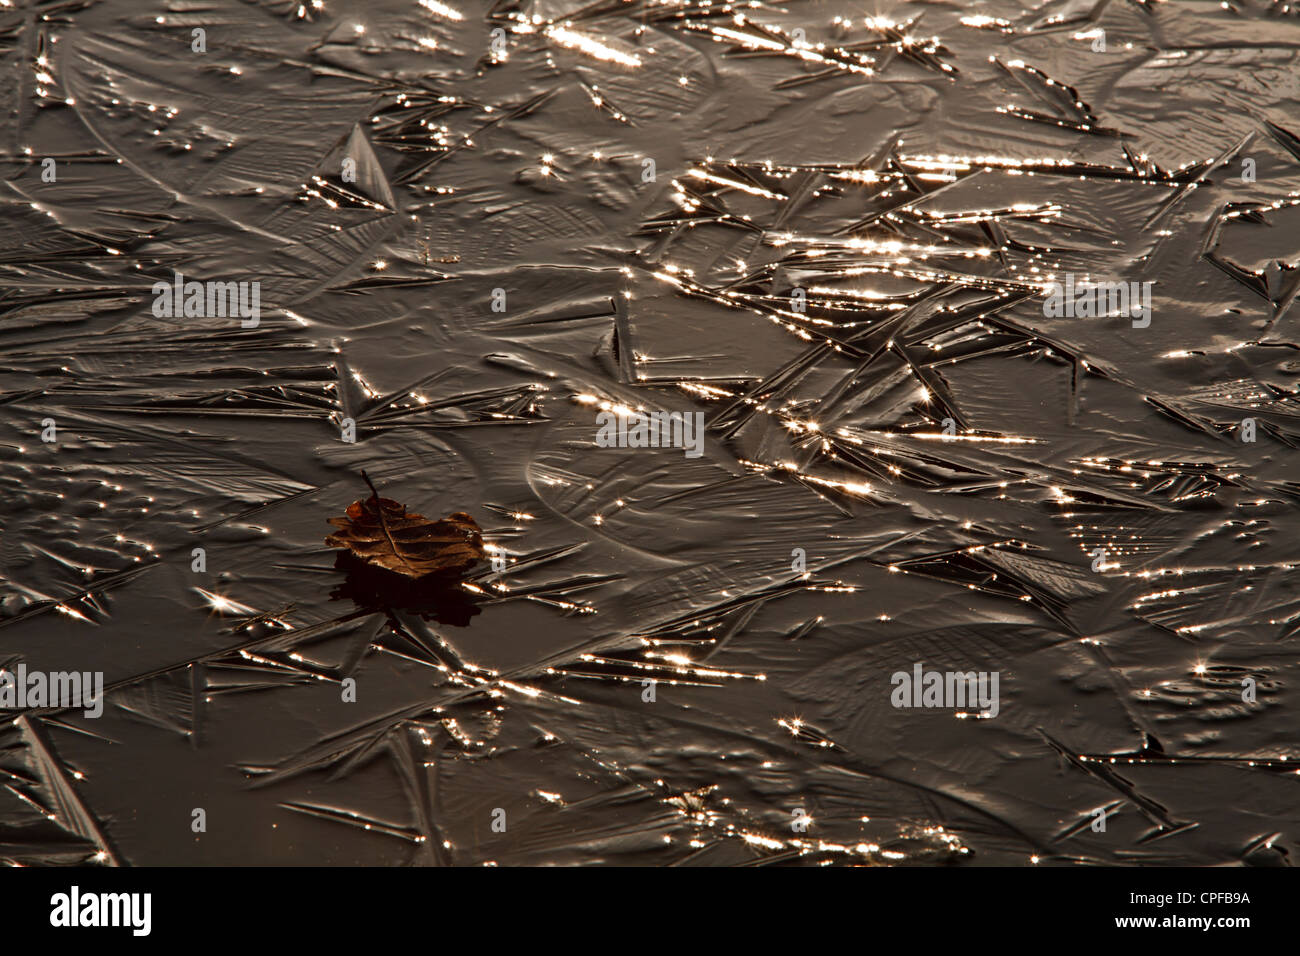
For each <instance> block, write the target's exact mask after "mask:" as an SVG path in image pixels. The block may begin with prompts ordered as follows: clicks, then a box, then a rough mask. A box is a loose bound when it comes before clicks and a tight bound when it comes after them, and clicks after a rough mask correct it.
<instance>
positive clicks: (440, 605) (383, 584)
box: [330, 551, 479, 627]
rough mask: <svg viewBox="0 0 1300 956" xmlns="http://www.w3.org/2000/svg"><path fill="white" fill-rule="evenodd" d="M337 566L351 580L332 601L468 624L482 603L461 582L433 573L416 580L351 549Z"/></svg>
mask: <svg viewBox="0 0 1300 956" xmlns="http://www.w3.org/2000/svg"><path fill="white" fill-rule="evenodd" d="M334 567H336V568H338V569H339V570H340V571H343V572H344V573H345V574H346V575H347V580H346V581H344V582H343V583H342V584H340V585H339V586H338V587H336V588H335V589H334V590H333V591H332V592H330V598H331V600H335V601H338V600H345V599H349V598H350V599H351V600H352V601H354V602H355V603H356V605H357V607H359V608H361V609H362V610H366V611H385V610H388V609H391V608H401V609H402V610H405V611H413V612H415V613H416V614H419V615H420V616H421V617H423V618H424V619H425V620H426V621H437V622H439V623H440V624H450V625H451V626H453V627H465V626H467V625H468V624H469V621H470V618H472V617H474V616H475V615H477V614H478V613H479V607H478V604H477V603H476V602H475V601H474V598H473V596H472V595H471V594H469V593H468V592H467V591H465V590H464V589H463V588H462V587H461V586H460V583H459V582H458V581H455V580H451V579H448V578H446V577H439V576H438V575H429V576H427V577H424V578H418V579H412V578H405V577H402V576H401V575H400V574H392V573H390V572H388V571H385V570H383V569H382V568H376V567H375V566H373V565H371V564H367V563H366V562H365V561H362V560H360V559H358V558H356V557H354V556H352V555H351V554H349V553H348V552H347V551H340V552H339V554H338V557H337V558H336V559H335V561H334Z"/></svg>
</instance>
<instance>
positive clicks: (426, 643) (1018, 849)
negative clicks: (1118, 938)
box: [0, 0, 1300, 865]
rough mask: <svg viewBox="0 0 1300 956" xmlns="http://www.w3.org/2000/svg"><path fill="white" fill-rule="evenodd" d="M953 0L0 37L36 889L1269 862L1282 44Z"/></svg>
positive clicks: (1191, 21) (11, 663) (22, 813)
mask: <svg viewBox="0 0 1300 956" xmlns="http://www.w3.org/2000/svg"><path fill="white" fill-rule="evenodd" d="M975 6H976V5H967V4H961V3H948V2H924V3H923V2H914V3H889V4H881V5H879V8H878V9H877V8H876V5H873V4H858V3H844V2H838V0H825V2H822V0H818V2H796V3H791V4H788V5H784V6H782V5H777V4H771V3H765V2H763V3H760V2H754V3H750V4H745V5H737V6H734V7H733V6H731V5H724V4H721V3H714V4H710V3H707V2H703V0H665V2H645V0H632V2H624V3H619V2H604V3H599V2H598V3H592V4H588V5H585V6H584V5H583V4H582V3H581V2H574V3H562V2H553V0H547V2H536V3H523V4H514V3H509V2H505V3H499V4H497V5H496V6H492V7H489V6H488V5H486V4H484V3H481V2H475V3H465V2H460V0H448V2H447V3H446V4H443V3H440V2H433V0H429V2H428V3H417V2H415V0H400V2H399V0H380V2H367V3H350V4H349V3H340V2H337V0H326V2H325V4H324V7H323V8H321V9H317V8H313V7H311V6H310V5H308V6H306V7H302V6H299V5H298V4H297V3H293V2H262V3H252V2H236V0H221V2H219V3H216V4H213V5H198V6H195V5H190V4H185V3H181V2H175V3H171V4H166V3H156V2H152V0H148V2H146V0H140V2H134V0H133V2H131V3H93V2H87V3H73V4H36V3H25V4H24V3H18V2H13V3H4V4H3V6H2V7H0V58H2V59H3V66H4V75H5V76H7V77H9V78H10V80H9V83H8V85H7V87H6V89H7V91H8V96H7V99H6V102H7V106H8V108H7V109H6V111H5V112H4V114H3V117H2V118H0V129H2V135H3V144H0V157H2V159H3V169H4V187H5V188H4V190H3V193H0V203H3V215H4V222H5V225H6V228H5V229H4V230H3V234H2V237H0V245H2V246H3V248H0V305H2V306H3V311H0V490H2V494H0V600H2V603H0V614H2V615H3V618H0V666H4V667H8V668H10V669H14V668H16V667H17V665H18V664H19V663H20V662H21V663H23V664H25V665H26V667H27V668H28V669H31V670H40V671H46V672H48V671H68V670H77V671H90V672H102V673H103V675H104V680H105V682H106V684H107V685H108V687H109V688H110V689H109V691H108V693H107V702H106V706H105V709H104V713H103V715H102V716H101V717H99V718H94V719H88V718H86V717H85V716H83V714H82V713H81V711H80V710H69V709H63V710H59V709H53V708H45V709H36V710H28V711H24V712H21V713H13V714H10V715H9V716H10V717H11V718H12V719H11V720H10V722H8V723H6V724H5V725H4V726H3V730H2V735H3V747H4V749H3V750H2V751H0V784H2V785H3V789H0V858H3V859H4V860H6V861H16V862H21V863H25V864H50V863H79V862H84V861H87V860H98V861H100V862H104V863H113V862H116V863H119V864H135V865H150V864H196V865H207V864H233V863H252V864H271V863H300V864H313V865H314V864H406V863H422V864H447V863H454V864H463V865H479V864H484V863H488V862H495V863H497V864H501V865H519V864H576V863H588V864H592V863H601V864H652V865H661V864H693V865H731V864H745V863H748V864H754V863H785V864H799V863H802V864H822V863H830V864H852V863H859V864H860V863H866V864H881V865H906V864H936V863H943V864H949V863H955V864H961V865H981V864H1011V865H1030V864H1031V861H1037V862H1038V863H1039V864H1040V865H1049V864H1056V863H1063V862H1087V863H1093V864H1115V863H1145V864H1193V865H1205V864H1239V863H1245V864H1254V865H1260V864H1262V865H1269V864H1278V863H1284V862H1285V861H1286V859H1287V851H1288V850H1289V848H1290V845H1291V842H1292V841H1293V840H1294V838H1295V831H1296V824H1297V823H1298V822H1300V810H1297V805H1298V802H1297V799H1296V795H1297V787H1298V786H1300V782H1298V781H1297V780H1296V773H1297V772H1300V770H1292V769H1291V765H1293V764H1296V763H1297V762H1298V761H1300V742H1298V741H1297V739H1296V730H1297V724H1296V720H1295V716H1294V715H1295V713H1296V707H1297V702H1296V701H1295V699H1294V698H1295V694H1296V690H1295V685H1296V679H1297V676H1300V675H1297V662H1296V655H1295V648H1296V636H1297V623H1300V595H1297V589H1296V574H1295V570H1294V566H1295V563H1296V562H1297V560H1300V547H1298V545H1297V541H1298V540H1300V536H1298V535H1297V531H1298V530H1300V518H1298V507H1300V471H1297V467H1296V465H1297V461H1298V460H1300V459H1298V457H1297V443H1298V442H1300V404H1298V403H1297V401H1296V397H1295V387H1296V379H1297V371H1298V370H1300V364H1298V363H1300V355H1297V351H1296V349H1297V345H1296V342H1297V335H1296V323H1297V320H1298V319H1300V312H1298V311H1297V309H1296V308H1295V307H1294V306H1293V304H1292V301H1291V300H1292V298H1293V297H1294V295H1295V293H1296V290H1297V280H1298V279H1300V273H1297V272H1296V265H1297V260H1298V259H1300V228H1298V225H1300V209H1297V208H1296V205H1297V203H1298V202H1300V139H1297V136H1300V121H1298V120H1297V118H1296V115H1295V109H1294V107H1295V102H1296V97H1297V85H1298V84H1300V70H1297V66H1296V60H1297V50H1300V18H1298V17H1297V14H1296V13H1295V12H1294V11H1293V10H1291V9H1290V7H1289V6H1288V5H1286V4H1282V3H1273V4H1271V5H1270V4H1268V3H1265V2H1262V0H1251V2H1245V0H1237V2H1230V3H1226V4H1219V3H1202V2H1179V3H1148V4H1142V3H1138V2H1128V0H1112V2H1109V3H1107V2H1102V3H1095V2H1093V0H1088V2H1079V0H1069V2H1047V3H1041V4H1035V5H1032V6H1029V7H1026V6H1024V5H1022V4H1018V3H1010V2H1007V3H1001V2H993V3H987V4H979V5H977V6H978V10H976V9H975ZM875 14H878V15H879V17H880V19H875V20H869V19H868V18H869V16H871V15H875ZM195 28H201V29H202V30H204V31H205V33H204V39H205V43H206V52H204V53H197V52H195V51H194V50H193V48H192V43H193V33H192V31H193V30H194V29H195ZM494 30H500V31H501V32H500V33H497V34H495V38H496V39H497V40H498V41H500V44H501V46H499V47H498V49H504V51H505V52H504V54H501V55H497V54H494V52H493V40H494V34H493V31H494ZM1098 31H1101V33H1099V32H1098ZM1103 46H1104V49H1102V47H1103ZM47 158H52V159H54V161H55V163H54V169H55V180H54V181H53V182H48V181H46V178H48V177H46V178H43V176H42V173H43V172H44V171H45V170H46V169H47V168H48V165H49V164H46V163H44V162H43V160H44V159H47ZM344 160H352V161H354V162H355V164H356V169H355V171H356V175H355V177H352V176H350V175H349V176H348V180H347V181H345V180H344V178H343V161H344ZM647 161H652V164H653V177H652V176H651V175H650V173H651V164H650V163H648V162H647ZM1247 161H1249V162H1247ZM354 179H355V181H353V180H354ZM174 271H179V272H181V273H183V274H184V275H185V276H186V277H187V278H190V279H196V280H221V281H257V282H259V283H260V306H261V312H260V319H259V322H258V324H257V326H256V327H255V328H243V327H241V323H240V322H239V320H238V319H232V318H221V317H215V316H214V317H204V316H191V317H184V316H182V317H172V318H167V317H158V316H157V315H155V312H154V308H153V306H154V298H155V297H154V294H153V292H152V289H151V287H152V285H153V283H155V282H157V281H159V280H169V279H171V278H172V276H173V272H174ZM1067 273H1068V274H1070V275H1072V276H1076V277H1079V278H1080V280H1082V279H1083V277H1091V278H1092V279H1095V280H1098V281H1107V282H1124V283H1132V282H1136V283H1142V282H1151V283H1154V285H1153V286H1151V287H1150V289H1151V309H1150V315H1149V319H1150V322H1149V324H1146V325H1143V323H1142V321H1141V320H1138V321H1136V322H1135V321H1134V320H1133V319H1132V318H1131V317H1130V316H1127V315H1123V316H1102V317H1096V316H1091V317H1089V316H1080V315H1078V314H1075V315H1051V314H1047V312H1050V311H1051V310H1045V309H1044V287H1045V284H1046V283H1048V282H1050V281H1052V280H1053V279H1060V278H1061V277H1063V276H1064V275H1065V274H1067ZM1139 288H1140V286H1139ZM498 289H500V290H503V291H504V310H502V311H494V309H493V303H494V290H498ZM795 289H799V290H803V295H804V297H805V298H804V302H805V303H806V308H805V309H804V310H803V311H800V309H799V307H798V305H797V304H796V302H797V299H798V295H797V294H795V293H794V292H793V290H795ZM495 301H497V302H498V303H499V302H500V301H501V298H500V296H498V297H497V298H496V299H495ZM620 407H628V408H636V409H641V410H644V411H647V412H653V411H662V412H684V413H690V414H693V413H697V412H698V413H702V414H703V416H704V420H705V421H706V423H707V426H708V428H707V432H706V433H705V436H704V443H703V447H702V454H701V455H700V456H699V457H694V458H692V457H688V456H687V455H686V454H684V453H683V451H684V450H683V449H681V448H632V447H598V446H597V443H596V434H597V424H596V416H597V413H598V412H599V411H600V410H601V409H602V408H606V409H617V408H620ZM1247 418H1250V419H1253V422H1254V428H1255V433H1254V437H1255V439H1256V440H1255V441H1253V442H1249V441H1244V440H1242V439H1243V438H1245V437H1247V434H1248V429H1245V428H1244V427H1243V426H1242V424H1241V423H1242V421H1243V419H1247ZM46 420H53V423H54V429H55V430H54V433H53V436H52V437H54V438H55V440H54V441H52V442H45V441H43V440H42V432H47V433H48V431H47V425H46V424H45V422H46ZM345 420H346V421H348V422H351V423H352V424H353V425H354V426H355V439H356V440H355V441H354V442H347V441H344V440H342V439H343V432H342V429H343V427H344V426H345V424H346V422H345ZM363 468H364V469H365V470H366V471H367V473H368V474H369V475H370V476H371V477H372V478H373V479H374V480H375V481H376V483H377V484H378V485H379V486H380V487H381V488H382V490H383V493H384V494H385V495H387V496H390V497H392V498H393V499H395V500H398V501H401V502H403V503H405V504H406V505H408V506H409V507H410V508H411V509H412V510H414V511H418V512H420V513H422V514H427V515H431V516H435V517H436V516H441V515H445V514H448V513H450V512H454V511H466V512H468V513H470V514H471V515H473V516H474V517H475V518H476V519H477V521H478V523H479V524H480V525H481V526H482V528H483V530H484V537H485V539H486V541H487V542H488V543H489V544H491V545H493V546H495V547H496V548H498V549H501V550H500V552H499V553H504V554H508V557H509V565H508V570H507V572H506V573H505V574H504V575H502V576H500V577H497V576H495V575H494V574H493V572H492V570H491V569H490V568H483V569H480V571H479V572H478V573H477V575H476V576H475V577H474V578H473V579H472V581H471V582H470V583H471V584H472V585H473V587H475V588H477V589H478V590H477V592H474V591H470V592H465V593H464V594H462V595H461V598H460V600H459V603H456V602H453V603H454V604H455V606H454V607H450V608H449V607H447V606H446V605H445V603H444V604H439V605H438V606H437V607H434V606H432V605H428V606H424V607H423V608H421V607H420V606H418V602H416V604H415V605H413V604H412V602H410V601H406V602H403V603H402V604H400V605H391V606H380V605H379V604H377V603H376V601H375V599H374V597H373V595H372V596H371V597H370V598H368V599H365V600H363V601H362V604H361V605H360V606H358V604H357V603H355V602H354V601H353V600H352V599H351V598H350V597H349V595H348V593H345V592H346V590H347V587H346V585H345V582H344V579H343V575H342V574H341V573H340V572H339V571H338V570H336V568H335V564H334V560H335V554H334V552H332V551H331V550H330V549H328V548H326V547H325V545H324V543H323V540H324V536H325V535H326V534H328V533H329V531H330V526H329V525H328V524H327V519H328V518H330V517H333V516H336V515H339V514H341V513H342V512H343V510H344V509H345V508H346V506H347V505H348V504H349V503H351V502H352V501H354V500H356V499H358V498H361V497H363V496H364V495H365V494H366V488H365V486H364V484H363V483H362V482H361V479H360V471H361V469H363ZM195 548H202V549H204V555H205V561H206V567H205V569H204V570H202V571H195V570H193V566H194V565H193V562H194V559H193V553H194V549H195ZM1098 549H1104V554H1103V553H1102V552H1099V551H1098ZM800 562H802V563H800ZM1094 568H1096V569H1097V570H1094ZM421 611H423V612H424V613H423V614H422V613H421ZM917 664H921V665H922V666H923V668H924V669H926V670H937V671H941V672H944V671H961V672H965V671H975V672H980V673H986V674H993V673H996V674H997V675H998V678H999V684H998V698H997V700H998V708H997V715H996V716H995V717H992V716H991V717H989V718H988V719H979V718H978V716H977V714H976V712H975V711H974V710H973V709H971V708H960V707H951V706H949V707H937V708H900V707H895V706H893V704H892V703H891V693H892V692H893V690H894V688H893V685H892V684H891V677H892V675H894V674H895V673H898V672H903V673H907V674H910V673H912V671H913V668H914V667H915V665H917ZM647 680H654V681H656V683H655V684H653V697H654V699H653V701H649V700H646V699H645V698H646V697H648V696H650V694H649V691H650V688H649V687H647V686H646V685H645V684H644V682H645V681H647ZM345 681H355V690H356V700H355V702H345V700H344V696H345V691H346V689H347V688H348V687H350V686H352V685H350V684H345V683H344V682H345ZM1251 686H1253V687H1254V692H1253V693H1249V692H1247V693H1245V694H1243V690H1244V689H1245V690H1248V689H1249V688H1250V687H1251ZM959 718H965V719H959ZM196 809H202V810H203V811H204V816H205V820H206V831H205V832H195V831H194V828H193V821H194V819H195V818H194V811H195V810H196ZM1099 810H1100V811H1102V812H1103V813H1104V814H1105V820H1106V824H1105V829H1104V831H1102V830H1100V827H1099V826H1098V825H1097V824H1096V821H1097V820H1098V818H1099V817H1100V816H1101V815H1102V814H1099V813H1098V812H1097V811H1099ZM497 811H504V813H499V812H497ZM799 811H802V813H803V814H804V815H805V817H809V818H811V820H812V823H811V825H809V826H806V827H803V826H796V825H795V823H796V822H797V815H798V812H799ZM502 819H504V821H505V829H504V832H500V827H499V826H498V827H497V828H494V826H493V824H494V822H498V823H499V821H501V820H502Z"/></svg>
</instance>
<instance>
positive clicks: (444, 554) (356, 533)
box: [325, 471, 487, 578]
mask: <svg viewBox="0 0 1300 956" xmlns="http://www.w3.org/2000/svg"><path fill="white" fill-rule="evenodd" d="M361 477H362V478H364V479H365V480H366V484H367V485H370V490H371V491H372V492H373V494H371V496H370V497H369V498H362V499H361V500H359V501H354V502H353V503H352V504H350V505H348V513H347V516H346V517H342V518H330V519H329V523H330V524H332V525H334V527H336V528H338V529H339V530H338V531H335V532H334V533H333V534H331V535H330V536H329V537H327V538H326V539H325V543H326V544H327V545H329V546H330V547H331V548H343V549H344V550H346V551H347V552H348V553H349V554H351V555H353V556H354V557H356V558H357V559H359V560H361V561H364V562H365V563H366V564H369V565H372V566H374V567H378V568H382V569H384V570H385V571H391V572H393V573H394V574H400V575H402V576H403V577H407V578H424V577H428V576H430V575H435V574H436V575H457V576H459V575H462V574H464V573H465V572H466V571H468V570H469V569H470V568H472V567H473V566H474V565H475V564H477V563H478V562H479V561H482V560H485V559H486V558H487V552H486V551H485V550H484V548H483V538H482V532H481V531H480V529H479V526H478V525H477V524H476V523H475V521H474V519H473V518H471V517H470V516H469V515H467V514H466V513H465V512H463V511H457V512H455V513H453V514H450V515H448V516H447V517H445V518H439V519H437V520H433V519H430V518H426V517H425V516H424V515H421V514H416V513H415V512H414V511H407V510H406V505H404V504H401V503H399V502H396V501H394V500H393V499H391V498H381V497H379V491H378V490H377V489H376V488H375V486H374V484H373V483H371V481H370V478H369V477H368V476H367V475H366V473H365V472H364V471H363V472H362V473H361Z"/></svg>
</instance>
